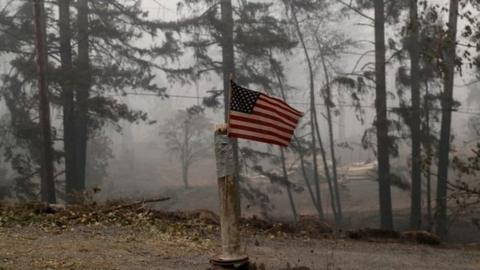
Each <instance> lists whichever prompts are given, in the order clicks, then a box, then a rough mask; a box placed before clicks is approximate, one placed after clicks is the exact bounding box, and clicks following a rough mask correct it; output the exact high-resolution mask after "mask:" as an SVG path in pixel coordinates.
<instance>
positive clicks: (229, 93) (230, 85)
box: [226, 73, 235, 135]
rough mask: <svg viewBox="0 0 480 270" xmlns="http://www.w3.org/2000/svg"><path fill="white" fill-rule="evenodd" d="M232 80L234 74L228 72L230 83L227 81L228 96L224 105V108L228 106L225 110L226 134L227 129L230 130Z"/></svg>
mask: <svg viewBox="0 0 480 270" xmlns="http://www.w3.org/2000/svg"><path fill="white" fill-rule="evenodd" d="M233 80H235V76H234V75H233V73H230V83H229V86H228V97H227V101H228V105H227V106H226V108H228V112H227V135H228V133H229V130H230V113H231V111H232V108H230V106H231V105H232V92H233V91H232V82H233Z"/></svg>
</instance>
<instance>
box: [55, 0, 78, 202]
mask: <svg viewBox="0 0 480 270" xmlns="http://www.w3.org/2000/svg"><path fill="white" fill-rule="evenodd" d="M58 9H59V20H58V25H59V29H60V58H61V64H62V66H61V71H62V72H61V74H62V76H61V77H62V78H61V81H60V84H61V88H62V99H63V145H64V151H65V192H66V194H67V198H70V196H71V195H73V193H75V186H76V185H75V184H76V183H75V182H76V179H75V177H76V170H75V166H76V163H75V157H76V155H75V145H76V144H75V115H74V110H75V108H74V106H75V105H74V98H73V95H74V91H73V87H74V83H73V81H72V79H73V77H72V45H71V39H72V34H71V33H72V31H71V29H70V0H59V1H58Z"/></svg>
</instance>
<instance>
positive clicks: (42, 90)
mask: <svg viewBox="0 0 480 270" xmlns="http://www.w3.org/2000/svg"><path fill="white" fill-rule="evenodd" d="M33 14H34V25H35V45H36V46H35V47H36V53H37V71H38V85H39V99H40V100H39V104H40V106H39V114H40V128H41V133H42V145H41V153H42V159H41V160H42V161H41V184H40V189H41V190H40V193H41V199H42V201H43V202H47V203H56V196H55V182H54V169H55V168H54V165H53V145H52V134H51V128H50V127H51V125H50V104H49V101H48V85H47V78H46V77H47V76H46V72H47V64H46V62H47V47H46V44H45V40H46V38H45V32H44V31H45V28H44V27H45V25H46V24H45V22H46V21H45V17H44V4H43V1H42V0H34V2H33Z"/></svg>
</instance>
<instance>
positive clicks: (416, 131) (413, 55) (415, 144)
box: [409, 0, 422, 230]
mask: <svg viewBox="0 0 480 270" xmlns="http://www.w3.org/2000/svg"><path fill="white" fill-rule="evenodd" d="M409 28H410V39H411V41H410V65H411V67H410V81H411V87H412V110H411V114H410V116H411V134H412V177H411V178H412V191H411V202H410V228H411V229H414V230H418V229H420V228H421V226H422V167H421V162H422V157H421V137H422V136H421V130H420V124H421V120H420V78H419V74H420V64H419V62H420V47H419V46H418V35H419V34H418V31H419V25H418V6H417V0H410V27H409Z"/></svg>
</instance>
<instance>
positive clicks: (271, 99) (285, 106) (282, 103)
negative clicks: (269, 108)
mask: <svg viewBox="0 0 480 270" xmlns="http://www.w3.org/2000/svg"><path fill="white" fill-rule="evenodd" d="M259 100H263V101H266V102H269V103H272V104H275V105H277V106H280V107H282V108H283V109H285V110H288V111H290V112H291V113H293V114H296V115H298V116H299V117H301V116H303V113H302V112H299V111H297V110H295V109H294V108H292V107H291V106H290V105H288V104H287V103H285V101H283V100H281V99H278V98H275V97H270V96H267V95H264V94H261V95H260V97H259Z"/></svg>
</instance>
